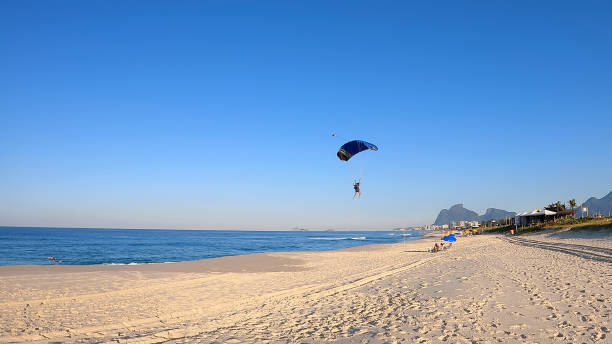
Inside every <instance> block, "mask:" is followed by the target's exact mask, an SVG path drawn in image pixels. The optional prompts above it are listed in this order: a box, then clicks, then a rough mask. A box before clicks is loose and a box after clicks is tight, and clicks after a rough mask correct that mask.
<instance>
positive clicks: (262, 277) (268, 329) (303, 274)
mask: <svg viewBox="0 0 612 344" xmlns="http://www.w3.org/2000/svg"><path fill="white" fill-rule="evenodd" d="M602 233H603V234H601V233H600V235H599V236H593V234H592V233H590V234H584V233H583V232H571V233H570V232H568V233H564V234H563V233H556V232H555V233H553V232H547V233H543V234H538V235H531V236H521V237H505V236H497V235H486V236H484V235H483V236H476V237H471V238H462V239H460V240H459V242H457V244H456V245H455V246H454V247H453V248H452V249H451V250H448V251H444V252H440V253H437V254H431V253H427V252H424V251H425V250H426V249H427V248H429V247H430V246H431V245H432V244H433V239H431V238H429V239H423V240H419V241H416V242H410V243H406V244H394V245H378V246H376V247H368V246H364V247H360V248H353V249H349V250H339V251H332V252H292V253H271V254H259V255H249V256H239V257H227V258H220V259H215V260H206V261H198V262H188V263H176V264H149V265H138V266H110V267H109V266H105V267H100V266H97V267H96V266H85V267H69V266H44V267H31V266H22V267H0V316H1V317H0V319H1V320H0V342H44V343H47V342H51V341H61V342H95V343H98V342H110V343H117V342H120V343H163V342H177V343H178V342H180V343H183V342H205V343H208V342H219V343H223V342H227V343H240V342H273V343H277V342H278V343H285V342H287V343H293V342H328V341H334V342H350V343H353V342H356V343H361V342H374V343H377V342H406V343H438V342H452V343H464V342H465V343H472V342H479V343H480V342H482V343H489V342H491V343H493V342H504V343H508V342H510V343H511V342H517V343H529V342H531V343H543V342H544V343H545V342H551V343H552V342H555V343H556V342H559V340H561V342H602V343H604V342H609V341H610V337H609V335H610V334H609V331H610V328H612V324H611V319H610V309H611V308H610V307H611V305H612V304H611V301H612V293H611V291H610V290H612V289H611V287H612V285H611V284H612V269H611V268H612V265H611V263H612V239H611V236H610V233H609V232H608V233H604V232H602Z"/></svg>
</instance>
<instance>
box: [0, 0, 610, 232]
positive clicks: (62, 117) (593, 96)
mask: <svg viewBox="0 0 612 344" xmlns="http://www.w3.org/2000/svg"><path fill="white" fill-rule="evenodd" d="M0 49H1V53H0V130H1V134H0V225H25V226H30V225H32V226H92V227H122V228H133V227H135V228H198V229H290V228H293V227H306V228H365V229H376V228H391V227H395V226H404V225H418V224H427V223H432V222H433V221H434V219H435V217H436V215H437V213H438V212H439V211H440V209H442V208H448V207H450V206H451V205H453V204H455V203H464V205H465V207H467V208H470V209H473V210H475V211H477V212H479V213H483V212H484V210H485V209H486V208H488V207H495V208H502V209H506V210H513V211H524V210H528V209H532V208H534V207H541V206H543V205H546V204H548V203H550V202H552V201H556V200H562V201H565V200H568V199H569V198H572V197H575V198H576V199H577V200H578V201H579V202H580V201H583V200H585V199H586V198H587V197H590V196H597V197H601V196H603V195H605V194H606V193H608V192H609V191H611V190H612V178H611V176H612V3H611V2H609V1H552V2H545V1H541V2H533V1H525V2H520V1H465V2H462V1H421V2H416V1H368V2H363V1H346V2H343V1H279V2H269V1H164V2H154V1H8V0H7V1H1V2H0ZM332 132H336V133H338V134H339V135H340V136H342V137H343V138H346V139H353V138H358V139H364V140H367V141H370V142H373V143H375V144H377V145H378V146H379V148H380V150H379V151H378V152H364V153H362V154H360V155H358V156H357V157H355V158H354V159H352V160H351V161H349V163H346V162H342V161H340V160H338V158H337V157H336V151H337V149H338V147H339V146H340V145H341V144H342V143H343V142H342V139H339V138H333V137H331V133H332ZM353 177H362V178H363V185H362V186H363V187H362V189H363V192H364V195H363V197H362V199H361V200H352V195H353V191H352V179H353Z"/></svg>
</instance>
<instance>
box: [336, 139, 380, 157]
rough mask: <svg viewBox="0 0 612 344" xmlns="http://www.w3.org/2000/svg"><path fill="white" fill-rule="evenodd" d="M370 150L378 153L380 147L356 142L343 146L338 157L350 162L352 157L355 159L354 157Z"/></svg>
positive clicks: (359, 141)
mask: <svg viewBox="0 0 612 344" xmlns="http://www.w3.org/2000/svg"><path fill="white" fill-rule="evenodd" d="M368 149H371V150H373V151H377V150H378V147H376V146H375V145H373V144H371V143H369V142H365V141H361V140H354V141H349V142H347V143H345V144H343V145H342V147H340V149H339V150H338V154H337V155H338V158H340V160H343V161H348V160H349V159H350V158H351V157H353V155H355V154H357V153H359V152H363V151H364V150H368Z"/></svg>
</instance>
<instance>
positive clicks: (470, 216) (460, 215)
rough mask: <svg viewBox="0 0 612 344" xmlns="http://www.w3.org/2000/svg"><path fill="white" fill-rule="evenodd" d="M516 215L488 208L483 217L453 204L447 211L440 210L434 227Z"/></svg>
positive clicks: (511, 212)
mask: <svg viewBox="0 0 612 344" xmlns="http://www.w3.org/2000/svg"><path fill="white" fill-rule="evenodd" d="M515 215H516V213H515V212H513V211H506V210H502V209H495V208H489V209H487V211H486V212H485V213H484V214H483V215H478V213H476V212H475V211H473V210H469V209H466V208H464V207H463V204H455V205H454V206H452V207H450V208H449V209H442V210H441V211H440V213H439V214H438V217H437V218H436V221H435V222H434V225H438V226H439V225H444V224H448V223H450V222H451V221H489V220H498V219H504V218H507V217H514V216H515Z"/></svg>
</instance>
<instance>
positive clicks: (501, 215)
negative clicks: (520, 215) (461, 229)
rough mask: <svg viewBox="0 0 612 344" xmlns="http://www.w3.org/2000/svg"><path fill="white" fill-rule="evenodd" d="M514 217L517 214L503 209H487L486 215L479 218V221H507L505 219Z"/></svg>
mask: <svg viewBox="0 0 612 344" xmlns="http://www.w3.org/2000/svg"><path fill="white" fill-rule="evenodd" d="M514 216H516V213H515V212H513V211H505V210H501V209H495V208H489V209H487V211H485V213H484V214H482V215H480V216H479V218H478V220H479V221H490V220H499V219H505V218H508V217H514Z"/></svg>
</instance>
